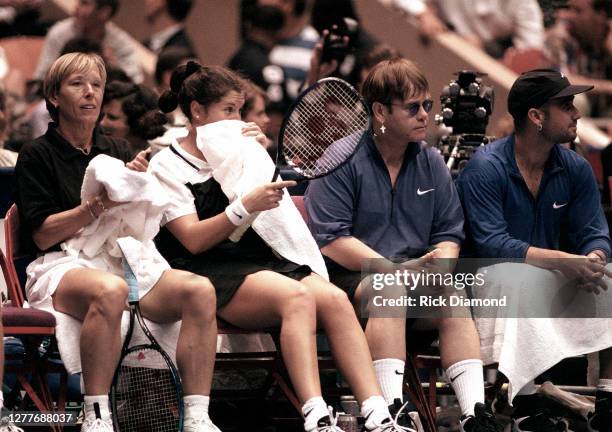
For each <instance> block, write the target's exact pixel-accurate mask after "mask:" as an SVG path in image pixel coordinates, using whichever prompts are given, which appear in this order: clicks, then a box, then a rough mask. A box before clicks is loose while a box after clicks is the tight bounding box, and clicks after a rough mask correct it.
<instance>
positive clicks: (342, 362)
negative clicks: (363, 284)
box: [301, 274, 381, 402]
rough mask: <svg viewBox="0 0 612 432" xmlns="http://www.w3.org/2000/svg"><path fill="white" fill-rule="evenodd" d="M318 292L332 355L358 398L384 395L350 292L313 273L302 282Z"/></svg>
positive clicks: (317, 299)
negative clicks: (348, 295)
mask: <svg viewBox="0 0 612 432" xmlns="http://www.w3.org/2000/svg"><path fill="white" fill-rule="evenodd" d="M301 282H302V283H303V284H304V285H306V286H307V287H308V289H309V291H310V292H311V293H312V294H313V295H314V297H315V300H316V303H317V319H318V321H319V322H320V323H321V325H322V327H323V329H325V333H326V334H327V337H328V339H329V343H330V346H331V350H332V354H333V355H334V359H335V360H336V364H337V365H338V368H339V369H340V371H341V372H342V375H343V376H344V378H346V380H347V381H348V383H349V385H350V386H351V389H352V390H353V393H354V394H355V397H356V398H357V400H358V401H360V402H363V401H364V400H365V399H367V398H369V397H370V396H374V395H380V394H381V392H380V388H379V386H378V382H377V381H376V375H375V374H374V368H373V367H372V357H371V356H370V351H369V349H368V343H367V341H366V337H365V335H364V334H363V331H362V330H361V327H360V325H359V322H358V321H357V316H356V315H355V312H354V310H353V307H352V305H351V302H350V301H349V299H348V297H347V295H346V293H345V292H344V291H342V290H341V289H340V288H338V287H336V286H335V285H333V284H331V283H329V282H328V281H326V280H325V279H323V278H322V277H320V276H318V275H316V274H313V275H311V276H309V277H307V278H304V279H302V281H301Z"/></svg>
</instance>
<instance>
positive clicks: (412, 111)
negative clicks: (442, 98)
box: [385, 99, 434, 117]
mask: <svg viewBox="0 0 612 432" xmlns="http://www.w3.org/2000/svg"><path fill="white" fill-rule="evenodd" d="M433 104H434V102H433V100H431V99H425V100H424V101H423V102H411V103H409V104H406V105H404V104H399V103H388V104H385V105H393V106H398V107H400V108H401V109H403V110H404V111H406V113H408V115H409V116H410V117H414V116H415V115H417V114H418V113H419V110H420V109H421V107H423V110H424V111H425V112H426V113H430V112H431V110H432V109H433Z"/></svg>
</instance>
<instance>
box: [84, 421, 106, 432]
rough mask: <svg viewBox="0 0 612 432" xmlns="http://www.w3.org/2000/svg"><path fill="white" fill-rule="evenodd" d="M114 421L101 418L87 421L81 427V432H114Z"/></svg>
mask: <svg viewBox="0 0 612 432" xmlns="http://www.w3.org/2000/svg"><path fill="white" fill-rule="evenodd" d="M113 431H114V429H113V421H112V420H110V419H109V420H102V419H99V418H95V419H87V420H85V421H84V422H83V426H81V432H113Z"/></svg>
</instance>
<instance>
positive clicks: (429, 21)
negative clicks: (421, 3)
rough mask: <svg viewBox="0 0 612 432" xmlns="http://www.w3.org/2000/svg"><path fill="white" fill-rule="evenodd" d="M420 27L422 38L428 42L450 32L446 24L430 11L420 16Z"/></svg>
mask: <svg viewBox="0 0 612 432" xmlns="http://www.w3.org/2000/svg"><path fill="white" fill-rule="evenodd" d="M418 27H419V34H420V35H421V38H422V39H423V40H426V41H428V40H429V39H431V38H432V37H434V36H436V35H437V34H438V33H443V32H445V31H447V30H448V28H447V27H446V24H444V22H442V20H440V18H438V15H436V13H435V12H433V11H432V10H430V9H427V10H425V12H423V13H422V14H421V15H419V16H418Z"/></svg>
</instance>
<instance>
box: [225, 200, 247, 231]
mask: <svg viewBox="0 0 612 432" xmlns="http://www.w3.org/2000/svg"><path fill="white" fill-rule="evenodd" d="M225 214H226V215H227V217H228V219H229V220H230V222H231V223H232V224H234V225H236V226H240V225H242V224H243V223H245V222H246V221H247V219H248V218H249V216H251V214H250V213H249V212H248V211H247V209H245V208H244V205H243V204H242V200H241V199H237V200H236V201H234V202H233V203H231V204H230V205H228V206H227V207H225Z"/></svg>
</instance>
